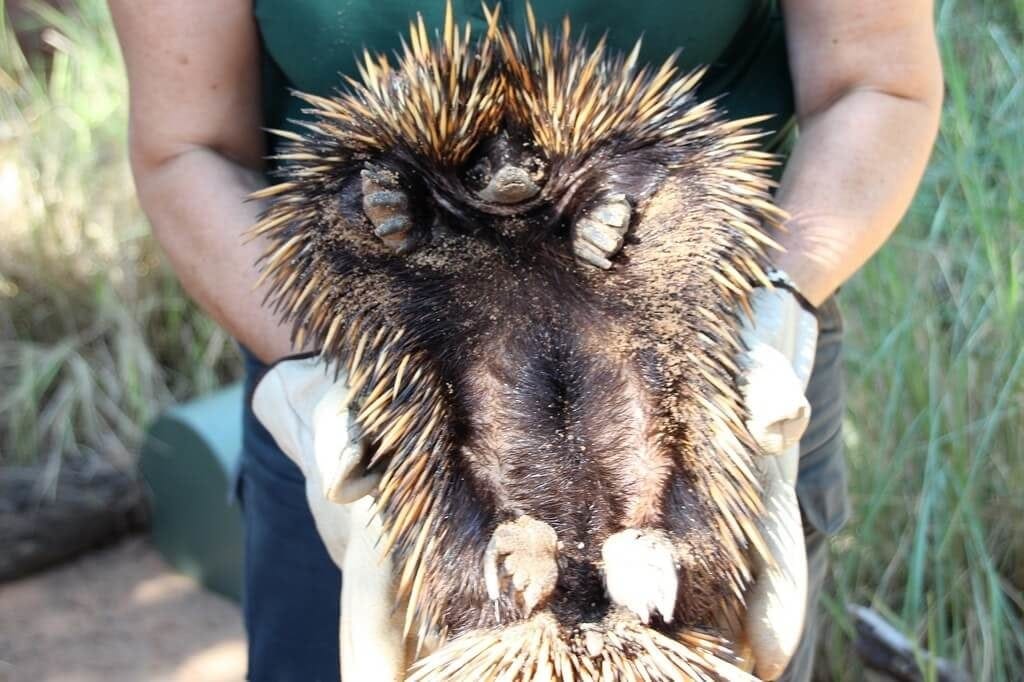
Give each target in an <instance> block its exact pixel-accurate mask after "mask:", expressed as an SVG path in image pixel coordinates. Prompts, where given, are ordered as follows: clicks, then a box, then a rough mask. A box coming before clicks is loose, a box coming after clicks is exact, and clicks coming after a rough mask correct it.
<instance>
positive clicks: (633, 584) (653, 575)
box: [601, 528, 679, 623]
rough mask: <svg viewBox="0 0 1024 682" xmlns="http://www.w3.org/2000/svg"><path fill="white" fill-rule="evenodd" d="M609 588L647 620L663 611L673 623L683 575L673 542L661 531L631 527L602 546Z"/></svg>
mask: <svg viewBox="0 0 1024 682" xmlns="http://www.w3.org/2000/svg"><path fill="white" fill-rule="evenodd" d="M601 559H602V561H603V562H604V579H605V587H606V588H607V590H608V596H609V597H611V600H612V601H613V602H615V603H616V604H619V605H620V606H624V607H626V608H627V609H629V610H630V611H632V612H633V613H634V614H636V616H637V617H638V618H639V619H640V620H641V621H642V622H644V623H649V622H650V620H651V617H652V616H653V615H654V614H656V613H657V614H660V615H661V618H662V620H664V621H665V622H666V623H670V622H672V616H673V613H674V611H675V604H676V591H677V590H678V585H679V576H678V574H677V567H676V562H675V557H674V551H673V547H672V543H671V541H670V540H669V538H668V537H667V536H666V535H665V534H664V533H663V532H661V531H657V530H652V529H644V530H640V529H637V528H627V529H625V530H622V531H619V532H618V533H615V534H614V535H612V536H611V537H609V538H608V539H607V540H605V542H604V545H603V546H602V547H601Z"/></svg>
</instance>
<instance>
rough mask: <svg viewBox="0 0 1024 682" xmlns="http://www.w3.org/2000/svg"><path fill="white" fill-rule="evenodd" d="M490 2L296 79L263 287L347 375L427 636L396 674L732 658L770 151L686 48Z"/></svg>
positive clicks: (412, 609)
mask: <svg viewBox="0 0 1024 682" xmlns="http://www.w3.org/2000/svg"><path fill="white" fill-rule="evenodd" d="M497 15H498V13H497V10H491V11H489V12H488V17H487V19H488V25H489V29H488V31H487V33H486V35H483V36H480V37H479V38H474V37H473V36H471V32H470V27H469V26H468V25H467V26H466V27H465V28H464V29H460V28H459V27H457V26H456V25H455V23H454V22H453V20H452V15H451V10H450V8H449V11H448V13H447V17H446V20H445V24H444V27H443V29H442V30H441V31H440V32H439V33H438V34H437V35H436V36H435V37H434V39H431V38H430V37H429V36H428V33H427V30H426V28H425V27H424V24H423V21H422V19H420V20H419V21H417V22H415V23H413V24H412V26H411V29H410V34H409V40H408V42H407V43H406V44H405V46H404V50H403V51H402V52H401V53H400V54H399V55H398V56H397V59H396V61H395V63H391V62H389V60H388V58H386V57H384V56H374V55H371V54H369V53H366V54H365V55H364V59H363V62H362V64H361V67H360V74H359V75H360V78H359V79H349V81H348V83H347V87H346V88H344V89H342V90H339V92H338V94H337V95H336V96H333V97H329V98H325V97H317V96H312V95H303V94H300V95H298V96H299V97H302V98H303V99H304V100H305V101H306V102H307V103H308V104H309V106H310V109H309V110H308V112H307V113H309V114H311V121H312V122H307V123H304V124H303V125H304V126H305V128H306V129H307V130H308V132H307V133H305V134H303V135H296V134H293V133H287V132H282V133H281V134H282V135H283V136H284V137H286V138H288V141H287V142H286V143H284V149H283V151H282V153H280V155H279V156H278V157H277V158H278V159H279V160H280V161H281V162H282V164H283V169H282V171H281V173H282V176H283V177H282V182H281V183H280V184H277V185H275V186H272V187H269V188H267V189H266V190H263V191H261V192H259V193H258V194H257V195H256V196H257V197H258V198H261V199H266V200H269V201H268V203H269V206H268V208H267V209H266V211H265V213H264V215H263V216H262V219H261V220H260V222H259V224H258V225H257V226H256V227H255V228H254V233H255V234H258V235H265V236H267V237H268V238H269V239H270V241H271V243H272V247H271V248H270V250H269V251H268V252H267V253H266V255H265V257H264V258H263V260H262V263H261V267H262V269H263V277H264V278H265V280H266V281H269V282H270V283H271V291H272V293H271V295H270V297H269V301H270V304H272V305H273V306H274V307H275V309H276V310H277V311H278V312H279V314H280V315H281V316H282V317H283V318H284V319H285V320H288V321H291V322H292V323H293V325H294V335H295V341H296V343H298V344H302V343H312V344H313V345H314V346H316V347H319V348H321V349H322V354H323V357H324V358H325V359H326V360H327V361H329V362H330V363H333V365H334V366H335V367H336V368H337V369H338V370H339V373H340V374H341V375H343V376H344V377H345V379H346V380H347V382H348V385H349V387H350V391H349V396H348V398H349V400H350V403H349V404H350V407H351V410H352V414H353V423H354V424H355V425H356V426H355V428H356V429H357V430H358V437H359V438H360V440H361V442H362V443H363V444H364V446H365V448H364V450H365V454H364V459H363V461H362V466H363V467H364V468H365V469H366V470H367V471H368V472H373V473H378V474H379V475H380V485H379V495H378V497H377V499H376V508H377V510H378V512H379V514H380V516H381V518H382V523H383V526H384V538H383V543H384V549H385V551H387V552H390V553H391V556H392V558H393V559H394V565H395V566H396V572H397V576H396V579H397V584H398V586H399V587H398V592H399V598H400V600H401V601H402V603H403V604H407V610H406V614H407V616H406V620H405V625H406V629H407V633H408V634H410V635H412V636H415V637H418V638H419V640H420V641H421V642H422V641H424V640H425V639H428V638H429V639H431V640H433V641H440V642H442V643H443V644H442V645H441V646H440V648H439V649H437V650H436V651H435V652H434V653H432V654H431V655H429V656H426V657H425V658H424V659H422V660H421V661H420V662H419V663H418V664H417V665H416V666H415V667H414V669H413V670H412V671H411V673H410V675H411V679H417V680H455V679H466V680H478V679H487V680H490V679H509V680H513V679H523V680H529V679H548V678H549V677H550V678H554V679H565V680H573V679H580V680H594V679H622V680H676V679H697V680H714V679H746V677H745V675H744V673H742V672H741V671H740V670H739V668H737V667H735V665H734V664H735V663H736V662H737V658H736V651H735V646H734V641H733V639H732V638H733V636H734V634H735V633H736V632H737V631H738V624H739V622H740V621H741V618H742V613H743V595H744V591H745V589H746V588H747V586H748V584H749V582H750V580H751V574H750V564H751V559H752V554H753V553H754V552H757V551H763V543H762V540H761V538H760V537H759V534H758V531H757V527H756V520H757V517H758V514H759V513H760V512H761V500H760V493H759V489H758V485H757V483H756V481H755V479H754V477H753V474H752V473H751V465H752V462H753V458H754V457H755V456H757V454H758V453H757V452H756V445H755V443H754V442H753V440H752V438H751V437H750V435H749V434H748V432H747V430H746V428H745V426H744V416H745V415H744V408H743V406H742V403H741V399H740V395H739V387H738V385H737V382H738V375H739V369H738V367H737V356H738V354H739V352H740V351H741V342H740V339H739V332H738V328H739V320H738V317H737V310H738V309H741V308H742V307H743V306H744V305H745V303H746V297H747V294H748V292H749V291H750V290H751V288H752V287H753V286H755V285H757V284H758V283H759V282H764V283H767V280H766V277H765V273H764V270H765V266H766V262H767V261H766V256H765V253H764V247H765V246H766V245H770V244H772V242H771V240H770V239H769V238H768V237H767V236H766V235H765V234H764V233H763V232H762V225H764V224H776V223H777V222H778V221H779V219H780V217H781V212H780V211H779V210H778V209H777V208H775V207H774V206H773V205H772V203H771V195H770V190H771V187H772V183H771V181H770V180H769V178H768V174H769V172H770V168H771V167H772V166H773V165H774V164H775V161H774V159H773V157H772V156H771V155H769V154H766V153H764V152H761V151H759V150H758V148H757V140H758V138H759V137H760V133H759V132H758V131H756V130H754V129H753V128H752V126H753V125H756V124H757V123H758V122H759V120H754V119H747V120H740V121H730V120H728V119H727V118H726V117H725V116H724V114H723V113H722V112H721V111H719V110H718V109H716V107H715V104H714V102H710V101H699V100H698V99H697V97H696V95H695V87H696V85H697V82H698V80H699V78H700V75H701V72H699V71H697V72H692V73H687V74H680V73H679V72H678V71H677V68H676V67H675V66H674V58H670V59H669V60H668V61H666V62H665V63H664V64H662V65H661V66H660V67H657V68H651V67H647V66H642V65H640V64H638V54H639V44H638V46H637V48H636V49H634V50H633V51H632V52H631V53H630V54H628V55H623V54H613V53H612V51H611V50H609V49H607V48H606V47H605V44H604V41H603V40H601V41H598V42H597V43H596V45H594V46H590V45H589V44H588V43H587V41H586V40H585V38H583V37H580V38H575V37H572V36H571V30H570V26H569V22H568V20H566V21H565V22H564V24H563V26H562V27H561V28H560V30H559V31H558V32H555V33H553V32H551V31H550V30H548V29H546V28H538V27H537V26H536V23H535V21H534V18H533V15H532V12H531V13H529V15H528V26H527V27H526V30H525V31H524V32H522V33H517V31H516V30H515V29H514V28H512V27H509V26H507V25H504V24H501V23H499V19H498V16H497ZM638 566H639V567H641V568H642V570H641V573H640V574H639V575H634V573H632V571H634V570H636V568H637V567H638ZM545 673H546V674H547V676H545ZM537 676H539V677H537Z"/></svg>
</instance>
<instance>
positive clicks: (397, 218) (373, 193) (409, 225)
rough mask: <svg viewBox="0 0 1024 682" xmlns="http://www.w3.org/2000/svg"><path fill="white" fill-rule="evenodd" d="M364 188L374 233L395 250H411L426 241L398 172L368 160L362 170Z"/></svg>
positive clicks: (367, 216) (365, 210)
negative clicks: (419, 228)
mask: <svg viewBox="0 0 1024 682" xmlns="http://www.w3.org/2000/svg"><path fill="white" fill-rule="evenodd" d="M360 177H361V178H362V189H363V213H364V214H365V215H366V218H367V219H368V220H369V221H370V223H371V224H372V225H373V233H374V234H375V235H377V236H378V237H380V239H381V241H383V242H384V243H385V244H387V245H388V246H390V247H391V248H392V249H393V250H394V251H395V252H396V253H408V252H409V251H412V250H413V249H415V248H416V247H417V246H419V245H420V243H421V242H422V241H423V237H422V235H420V234H418V233H417V232H416V231H415V229H414V228H415V224H414V221H413V216H412V211H411V210H410V208H409V195H408V193H406V191H405V190H403V189H402V187H401V184H400V182H399V177H398V174H397V173H395V172H393V171H390V170H387V169H385V168H380V167H378V166H372V165H369V164H367V166H366V168H364V169H363V171H362V173H361V174H360Z"/></svg>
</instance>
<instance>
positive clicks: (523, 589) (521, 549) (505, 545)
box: [483, 515, 558, 616]
mask: <svg viewBox="0 0 1024 682" xmlns="http://www.w3.org/2000/svg"><path fill="white" fill-rule="evenodd" d="M557 547H558V537H557V536H556V535H555V531H554V529H553V528H551V526H549V525H548V524H546V523H544V522H543V521H538V520H537V519H534V518H533V517H530V516H527V515H523V516H520V517H519V518H518V519H516V520H515V521H509V522H507V523H503V524H501V525H500V526H498V527H497V528H496V529H495V530H494V534H493V535H491V541H490V542H489V543H488V544H487V549H486V550H485V551H484V566H483V569H484V584H485V585H486V587H487V595H488V596H489V597H490V598H491V599H495V600H496V599H499V598H500V597H501V594H502V592H503V591H504V590H509V589H510V588H511V592H512V593H513V598H514V600H515V602H516V604H517V605H518V606H519V607H520V608H521V609H522V611H523V614H524V615H526V616H529V615H530V614H531V613H533V611H534V609H536V608H537V607H538V606H539V605H541V604H543V603H544V602H545V601H547V599H548V597H550V596H551V593H552V592H554V590H555V584H556V583H557V582H558V563H557V560H556V553H557Z"/></svg>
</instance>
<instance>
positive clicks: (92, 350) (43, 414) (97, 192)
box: [0, 0, 237, 487]
mask: <svg viewBox="0 0 1024 682" xmlns="http://www.w3.org/2000/svg"><path fill="white" fill-rule="evenodd" d="M38 18H39V19H40V21H41V23H43V24H44V25H48V26H50V28H49V29H47V30H46V32H45V33H44V36H43V37H44V40H45V41H46V43H47V44H48V45H49V46H50V47H51V48H52V59H50V61H49V64H42V63H40V64H35V65H33V66H34V67H35V68H30V65H29V64H28V63H27V62H26V59H25V57H24V55H23V54H22V53H21V51H20V50H19V49H18V47H17V45H16V44H15V43H14V41H13V39H12V37H11V33H10V31H9V29H8V27H6V26H4V27H3V31H0V215H2V219H0V384H2V386H3V391H2V392H0V463H2V462H8V463H9V462H12V461H14V462H19V461H30V460H33V461H34V460H42V461H45V462H47V463H48V465H49V466H48V471H49V472H50V473H51V474H52V473H55V472H56V470H57V468H58V467H59V466H60V464H61V463H62V462H63V461H64V460H65V458H66V457H69V456H85V457H92V456H98V457H103V458H105V459H107V460H111V461H114V462H117V463H119V464H122V465H125V466H129V465H130V464H131V463H132V461H133V453H134V451H135V447H136V445H137V443H138V442H139V436H140V429H141V427H142V426H143V425H144V424H145V423H146V422H147V421H148V420H149V419H150V418H151V417H152V416H153V415H154V413H155V411H156V410H157V409H158V408H159V406H161V405H164V404H167V403H169V402H171V401H172V400H173V399H174V398H176V397H178V398H180V397H185V396H188V395H192V394H196V393H199V392H202V391H205V390H209V389H210V388H212V387H213V386H216V385H218V384H219V383H221V382H222V381H223V380H224V379H225V378H226V377H227V376H228V375H230V374H231V373H233V372H234V369H235V367H236V365H237V362H236V360H235V352H234V349H233V346H232V344H231V342H230V340H229V339H227V338H226V337H225V335H224V334H223V333H222V332H221V331H220V330H218V329H217V328H216V327H215V326H214V325H213V324H212V323H210V322H209V321H208V320H207V319H206V318H205V317H202V316H201V315H198V314H197V313H196V311H195V309H194V307H193V306H192V305H191V304H190V303H188V302H187V301H186V300H185V299H184V297H183V296H182V293H181V291H180V289H179V287H178V285H177V283H176V282H175V280H174V279H173V277H172V276H171V275H170V273H169V272H168V270H167V269H166V267H165V266H164V265H163V264H162V263H161V260H160V258H159V256H158V254H157V251H156V249H155V248H154V244H153V242H152V240H151V238H150V237H149V235H148V230H147V227H146V223H145V221H144V220H143V218H142V216H141V214H140V212H139V209H138V205H137V203H136V201H135V196H134V189H133V186H132V180H131V176H130V173H129V169H128V166H127V163H126V152H125V127H126V86H125V81H124V74H123V69H122V67H121V62H120V55H119V54H118V52H117V47H116V41H115V40H114V36H113V32H112V29H111V26H110V21H109V17H108V15H107V11H106V5H105V3H102V2H98V1H94V0H90V1H88V2H82V3H80V12H79V13H78V15H76V16H74V17H65V16H63V15H61V14H59V13H56V12H53V11H52V10H48V9H47V8H46V7H44V6H39V7H38ZM44 487H45V486H44Z"/></svg>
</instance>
